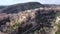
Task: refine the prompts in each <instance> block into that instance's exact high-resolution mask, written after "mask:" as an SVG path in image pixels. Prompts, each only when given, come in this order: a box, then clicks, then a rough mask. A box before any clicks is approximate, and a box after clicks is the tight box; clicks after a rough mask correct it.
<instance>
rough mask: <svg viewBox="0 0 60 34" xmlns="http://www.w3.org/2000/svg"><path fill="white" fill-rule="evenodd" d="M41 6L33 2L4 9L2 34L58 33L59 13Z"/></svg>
mask: <svg viewBox="0 0 60 34" xmlns="http://www.w3.org/2000/svg"><path fill="white" fill-rule="evenodd" d="M21 6H22V7H21ZM30 6H31V7H30ZM41 6H43V5H41V4H39V3H36V2H31V3H25V4H20V5H19V4H17V5H12V6H8V7H6V9H2V10H1V11H0V12H1V14H0V32H1V33H2V34H55V32H56V31H58V27H57V25H58V22H57V21H59V19H58V18H59V17H58V16H56V15H58V14H59V11H57V10H53V9H52V8H51V10H50V9H46V8H44V9H41V8H40V7H41ZM25 7H26V8H25ZM32 7H34V8H32ZM20 9H21V10H20ZM28 9H29V10H28ZM16 10H17V11H16ZM10 11H11V12H10ZM15 11H16V12H15ZM56 17H57V18H56ZM56 22H57V23H56Z"/></svg>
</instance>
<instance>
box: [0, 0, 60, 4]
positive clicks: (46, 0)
mask: <svg viewBox="0 0 60 34" xmlns="http://www.w3.org/2000/svg"><path fill="white" fill-rule="evenodd" d="M26 2H40V3H42V4H60V0H0V5H13V4H17V3H26Z"/></svg>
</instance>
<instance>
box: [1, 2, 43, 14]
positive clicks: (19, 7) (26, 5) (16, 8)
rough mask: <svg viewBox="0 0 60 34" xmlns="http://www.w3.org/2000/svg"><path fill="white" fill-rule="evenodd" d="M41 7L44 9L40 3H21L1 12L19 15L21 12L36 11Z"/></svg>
mask: <svg viewBox="0 0 60 34" xmlns="http://www.w3.org/2000/svg"><path fill="white" fill-rule="evenodd" d="M39 7H44V6H43V5H42V4H40V3H38V2H28V3H21V4H15V5H11V6H8V7H6V8H5V9H3V10H1V11H0V12H1V13H18V12H20V11H25V10H30V9H35V8H39Z"/></svg>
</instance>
